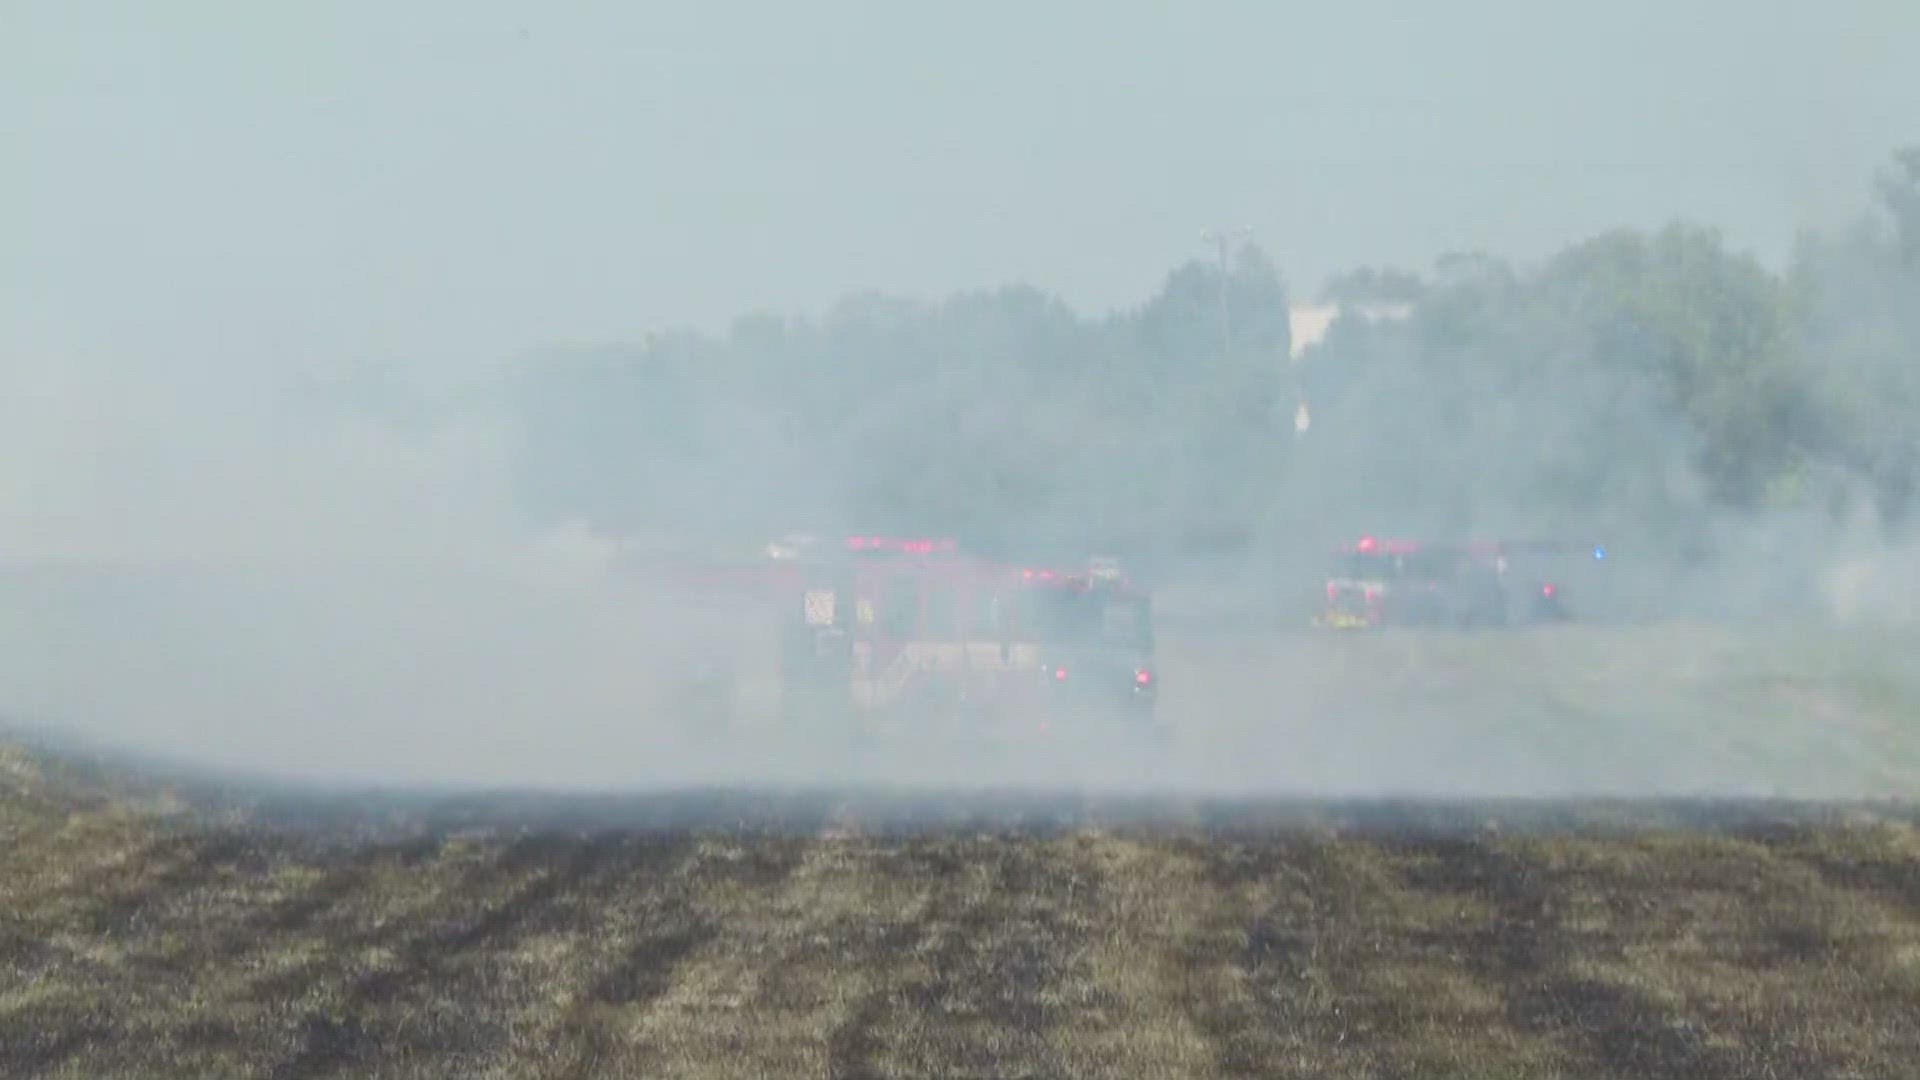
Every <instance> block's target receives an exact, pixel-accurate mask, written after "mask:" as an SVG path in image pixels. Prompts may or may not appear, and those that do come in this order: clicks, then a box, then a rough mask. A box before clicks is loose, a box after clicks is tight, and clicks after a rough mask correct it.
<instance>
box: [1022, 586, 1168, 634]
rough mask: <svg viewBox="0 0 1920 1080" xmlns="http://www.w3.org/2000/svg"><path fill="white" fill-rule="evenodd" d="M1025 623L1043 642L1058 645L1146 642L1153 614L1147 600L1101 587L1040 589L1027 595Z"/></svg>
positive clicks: (1150, 632) (1032, 590)
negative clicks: (1120, 594) (1104, 589)
mask: <svg viewBox="0 0 1920 1080" xmlns="http://www.w3.org/2000/svg"><path fill="white" fill-rule="evenodd" d="M1026 598H1027V602H1026V604H1025V607H1026V612H1025V614H1026V618H1025V619H1024V620H1023V622H1024V624H1025V625H1026V626H1027V627H1028V628H1030V629H1031V631H1032V632H1033V634H1034V636H1035V637H1036V638H1038V639H1039V640H1041V641H1046V642H1051V643H1057V644H1067V643H1074V644H1110V645H1144V644H1146V643H1147V642H1148V641H1150V640H1151V636H1152V626H1151V613H1150V611H1149V610H1148V607H1147V603H1146V601H1145V600H1144V599H1141V598H1139V597H1131V596H1115V595H1112V594H1110V593H1106V592H1102V591H1099V590H1089V589H1074V588H1036V589H1030V590H1028V591H1027V594H1026Z"/></svg>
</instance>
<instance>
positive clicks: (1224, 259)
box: [1200, 225, 1253, 357]
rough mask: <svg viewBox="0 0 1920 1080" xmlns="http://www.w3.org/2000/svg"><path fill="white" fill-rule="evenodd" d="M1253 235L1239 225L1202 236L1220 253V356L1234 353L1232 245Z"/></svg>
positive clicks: (1249, 230)
mask: <svg viewBox="0 0 1920 1080" xmlns="http://www.w3.org/2000/svg"><path fill="white" fill-rule="evenodd" d="M1251 235H1253V230H1251V229H1247V228H1243V227H1241V226H1237V225H1229V226H1223V227H1221V228H1217V229H1208V230H1207V231H1206V232H1203V233H1201V234H1200V239H1201V240H1202V241H1203V242H1206V243H1210V244H1216V245H1218V246H1219V251H1220V355H1221V356H1222V357H1226V356H1230V355H1232V353H1233V302H1232V300H1231V299H1230V298H1229V296H1228V288H1227V285H1228V282H1229V280H1230V277H1231V274H1232V272H1233V271H1232V259H1231V255H1232V251H1231V249H1232V245H1233V242H1234V241H1236V240H1245V239H1246V238H1247V237H1249V236H1251Z"/></svg>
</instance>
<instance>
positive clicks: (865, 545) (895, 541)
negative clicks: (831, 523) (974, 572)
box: [847, 536, 960, 555]
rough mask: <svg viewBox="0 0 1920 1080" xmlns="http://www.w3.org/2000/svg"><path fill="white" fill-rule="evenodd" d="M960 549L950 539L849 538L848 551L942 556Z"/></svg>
mask: <svg viewBox="0 0 1920 1080" xmlns="http://www.w3.org/2000/svg"><path fill="white" fill-rule="evenodd" d="M959 549H960V545H959V543H958V542H957V541H954V540H948V539H939V540H920V539H903V538H900V537H895V536H849V537H847V550H848V551H881V552H892V553H894V554H899V555H932V554H935V553H939V554H942V555H947V554H952V553H953V552H955V551H958V550H959Z"/></svg>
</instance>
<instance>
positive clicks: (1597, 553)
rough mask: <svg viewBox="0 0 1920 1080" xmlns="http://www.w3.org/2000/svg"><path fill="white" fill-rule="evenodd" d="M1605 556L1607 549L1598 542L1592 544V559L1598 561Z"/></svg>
mask: <svg viewBox="0 0 1920 1080" xmlns="http://www.w3.org/2000/svg"><path fill="white" fill-rule="evenodd" d="M1606 557H1607V549H1606V548H1603V547H1601V546H1600V545H1598V544H1595V545H1594V546H1593V561H1595V562H1599V561H1600V560H1602V559H1605V558H1606Z"/></svg>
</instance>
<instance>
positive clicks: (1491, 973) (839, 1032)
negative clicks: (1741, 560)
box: [0, 750, 1920, 1077]
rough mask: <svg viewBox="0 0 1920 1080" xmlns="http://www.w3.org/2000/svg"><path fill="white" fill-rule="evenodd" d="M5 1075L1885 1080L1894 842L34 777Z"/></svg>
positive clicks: (8, 931)
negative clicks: (263, 790) (379, 797)
mask: <svg viewBox="0 0 1920 1080" xmlns="http://www.w3.org/2000/svg"><path fill="white" fill-rule="evenodd" d="M4 765H5V769H4V774H3V775H4V780H3V781H0V836H3V837H4V848H0V868H3V869H4V873H0V882H3V883H4V885H3V886H0V888H4V897H3V900H4V902H3V903H0V972H3V973H4V974H0V985H3V986H5V987H6V989H5V990H4V991H3V992H0V1031H4V1032H5V1033H6V1035H7V1037H6V1038H5V1039H4V1040H0V1046H4V1050H3V1051H0V1055H3V1056H0V1072H3V1073H5V1075H8V1076H22V1077H26V1076H106V1075H136V1074H137V1075H149V1076H151V1075H193V1076H222V1075H228V1076H282V1077H314V1076H329V1075H370V1074H375V1073H377V1074H379V1075H387V1076H408V1075H418V1076H427V1075H456V1074H457V1075H516V1076H518V1075H526V1076H535V1075H538V1076H589V1075H636V1076H637V1075H647V1076H721V1075H832V1076H863V1075H922V1076H927V1075H932V1076H981V1075H998V1076H1141V1075H1179V1076H1212V1075H1266V1076H1312V1077H1323V1076H1566V1077H1575V1076H1621V1075H1636V1076H1645V1075H1674V1076H1709V1077H1711V1076H1726V1077H1734V1076H1756V1075H1775V1076H1833V1075H1861V1076H1894V1075H1899V1074H1900V1072H1901V1070H1902V1069H1904V1068H1905V1067H1906V1063H1907V1062H1910V1061H1911V1060H1912V1059H1913V1056H1914V1054H1915V1053H1916V1051H1920V1041H1917V1040H1916V1036H1915V1033H1914V1032H1915V1027H1916V1025H1915V1023H1914V1021H1915V1019H1916V1016H1920V998H1917V997H1916V995H1917V994H1920V829H1916V824H1915V817H1916V815H1915V814H1914V813H1913V812H1911V811H1910V809H1908V808H1905V807H1891V808H1888V807H1881V808H1879V809H1878V810H1875V809H1874V808H1872V807H1868V806H1864V805H1855V806H1838V805H1834V804H1785V803H1765V802H1744V803H1734V802H1721V803H1704V802H1683V801H1671V802H1667V803H1663V804H1636V803H1618V804H1608V803H1601V802H1585V803H1564V804H1549V803H1479V804H1465V803H1422V802H1411V801H1406V802H1397V803H1386V802H1346V803H1310V802H1304V801H1301V802H1294V803H1280V802H1264V803H1261V802H1256V801H1251V800H1235V801H1218V802H1204V801H1202V802H1191V803H1188V804H1186V805H1185V806H1176V805H1175V804H1174V803H1173V802H1172V801H1171V800H1146V799H1141V800H1104V801H1103V800H1091V799H1081V800H1072V799H1056V800H1044V799H1040V798H1033V797H1030V798H1027V799H1026V800H1025V802H1024V803H1022V802H1020V801H1019V800H1014V801H1011V802H1010V801H1008V800H1007V799H1005V798H1001V799H987V798H985V797H972V796H962V795H956V796H952V797H950V798H947V799H944V800H941V799H920V800H905V799H889V798H886V797H880V796H873V797H867V798H854V799H844V798H843V799H838V800H834V799H830V798H828V797H826V796H792V797H784V798H773V797H760V798H752V799H747V798H741V797H732V796H726V795H722V794H709V795H706V796H699V797H690V798H689V800H683V801H678V802H676V801H674V800H671V799H667V798H665V797H660V798H635V799H631V800H624V801H623V800H617V799H603V800H590V799H578V800H570V799H558V798H533V797H522V798H521V799H520V800H518V801H506V802H496V801H492V800H488V799H483V798H481V797H479V796H463V797H448V798H440V799H433V798H425V797H420V798H416V799H413V800H411V801H395V802H389V803H386V804H384V805H374V804H372V803H370V802H369V800H366V799H364V798H362V799H349V798H346V797H339V796H335V797H324V796H309V797H305V798H300V799H291V798H281V799H275V798H270V797H261V796H242V795H239V794H236V793H235V792H234V791H232V790H226V791H217V790H214V789H211V788H205V787H200V788H196V787H193V786H191V785H186V786H183V785H182V784H180V783H178V782H172V783H167V784H154V783H152V782H150V781H143V780H139V779H137V778H120V777H117V776H116V774H115V773H114V771H113V770H111V769H103V768H98V767H93V768H88V767H81V766H78V765H75V764H71V763H67V762H60V761H53V760H49V759H46V758H45V757H44V756H40V755H35V754H29V753H27V752H24V751H18V750H14V751H8V752H7V754H6V756H5V758H4Z"/></svg>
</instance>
